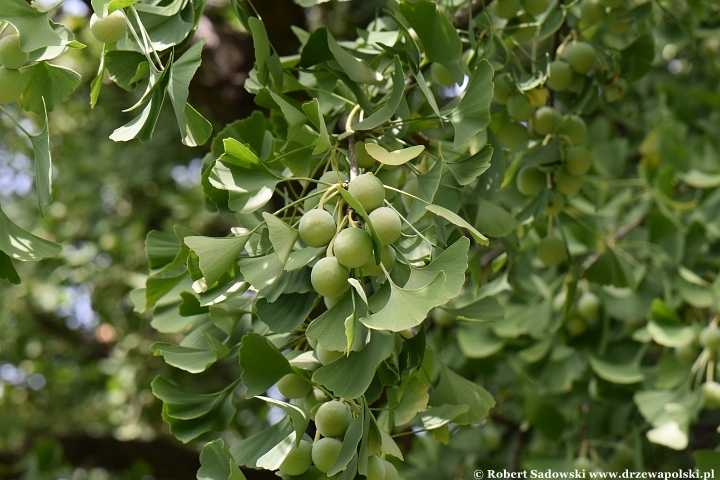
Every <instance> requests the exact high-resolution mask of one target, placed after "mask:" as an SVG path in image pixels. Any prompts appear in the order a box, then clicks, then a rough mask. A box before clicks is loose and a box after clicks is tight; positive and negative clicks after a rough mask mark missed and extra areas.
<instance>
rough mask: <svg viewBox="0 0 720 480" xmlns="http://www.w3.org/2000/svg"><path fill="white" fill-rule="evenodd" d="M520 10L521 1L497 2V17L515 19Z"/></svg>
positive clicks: (501, 0)
mask: <svg viewBox="0 0 720 480" xmlns="http://www.w3.org/2000/svg"><path fill="white" fill-rule="evenodd" d="M518 10H520V0H496V1H495V15H497V16H498V17H500V18H513V17H514V16H515V15H517V13H518Z"/></svg>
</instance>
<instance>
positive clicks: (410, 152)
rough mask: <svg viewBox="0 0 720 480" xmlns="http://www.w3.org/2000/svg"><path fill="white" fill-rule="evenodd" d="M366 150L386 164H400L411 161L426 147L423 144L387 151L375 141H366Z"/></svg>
mask: <svg viewBox="0 0 720 480" xmlns="http://www.w3.org/2000/svg"><path fill="white" fill-rule="evenodd" d="M365 150H366V151H367V153H368V155H370V156H371V157H373V158H374V159H375V160H377V161H378V162H380V163H384V164H385V165H392V166H398V165H402V164H404V163H407V162H409V161H410V160H412V159H413V158H415V157H417V156H418V155H420V154H421V153H422V152H423V150H425V147H424V146H423V145H415V146H414V147H409V148H403V149H402V150H394V151H392V152H389V151H387V150H386V149H384V148H383V147H381V146H380V145H377V144H375V143H366V144H365Z"/></svg>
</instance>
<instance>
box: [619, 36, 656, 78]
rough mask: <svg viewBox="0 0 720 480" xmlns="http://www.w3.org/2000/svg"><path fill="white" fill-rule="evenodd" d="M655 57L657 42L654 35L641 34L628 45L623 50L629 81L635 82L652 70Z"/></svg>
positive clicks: (623, 59)
mask: <svg viewBox="0 0 720 480" xmlns="http://www.w3.org/2000/svg"><path fill="white" fill-rule="evenodd" d="M654 58H655V42H654V41H653V38H652V35H649V34H645V35H641V36H640V37H638V38H637V40H635V41H634V42H633V43H631V44H630V45H628V46H627V47H626V48H625V49H624V50H623V51H622V65H623V70H624V72H625V74H626V76H627V79H628V81H630V82H634V81H635V80H638V79H640V78H642V77H644V76H645V74H646V73H648V72H649V71H650V70H652V62H653V59H654Z"/></svg>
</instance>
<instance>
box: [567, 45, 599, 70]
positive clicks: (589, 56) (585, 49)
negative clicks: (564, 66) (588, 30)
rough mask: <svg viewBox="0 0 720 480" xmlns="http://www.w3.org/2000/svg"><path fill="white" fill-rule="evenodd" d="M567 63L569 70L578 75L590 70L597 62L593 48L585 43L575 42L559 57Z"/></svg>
mask: <svg viewBox="0 0 720 480" xmlns="http://www.w3.org/2000/svg"><path fill="white" fill-rule="evenodd" d="M560 56H561V57H562V58H563V59H564V60H566V61H567V62H568V64H569V65H570V68H572V69H573V70H574V71H576V72H577V73H580V74H585V73H587V72H589V71H590V70H592V68H593V67H594V66H595V60H597V54H596V53H595V48H593V46H592V45H590V44H589V43H587V42H576V43H572V44H570V45H567V46H566V47H565V48H564V49H563V51H562V54H561V55H560Z"/></svg>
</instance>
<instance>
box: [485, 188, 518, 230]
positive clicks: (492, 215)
mask: <svg viewBox="0 0 720 480" xmlns="http://www.w3.org/2000/svg"><path fill="white" fill-rule="evenodd" d="M477 201H478V206H477V215H476V216H475V228H477V229H478V230H482V231H483V232H485V234H486V235H488V236H489V237H504V236H507V235H510V234H511V233H512V232H514V231H515V229H516V228H517V226H518V221H517V220H515V217H513V216H512V215H510V213H508V211H507V210H505V209H504V208H502V207H499V206H497V205H495V204H494V203H492V202H490V201H488V200H485V199H484V198H482V197H477Z"/></svg>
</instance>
